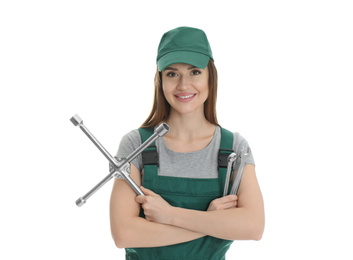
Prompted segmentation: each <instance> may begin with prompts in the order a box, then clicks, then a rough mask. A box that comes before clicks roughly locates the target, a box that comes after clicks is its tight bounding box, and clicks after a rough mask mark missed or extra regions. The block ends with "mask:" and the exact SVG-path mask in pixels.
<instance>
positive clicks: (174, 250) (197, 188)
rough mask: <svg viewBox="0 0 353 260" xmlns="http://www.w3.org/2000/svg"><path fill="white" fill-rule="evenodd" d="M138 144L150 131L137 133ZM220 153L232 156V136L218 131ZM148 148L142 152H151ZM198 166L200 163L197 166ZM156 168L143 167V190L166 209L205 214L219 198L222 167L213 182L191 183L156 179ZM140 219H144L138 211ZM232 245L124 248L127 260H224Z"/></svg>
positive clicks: (204, 241)
mask: <svg viewBox="0 0 353 260" xmlns="http://www.w3.org/2000/svg"><path fill="white" fill-rule="evenodd" d="M139 131H140V135H141V139H142V142H144V141H145V140H146V139H147V138H148V137H149V136H150V135H152V134H153V129H152V130H151V129H141V128H140V129H139ZM221 131H222V132H221V133H222V135H221V149H220V152H219V153H222V154H224V155H225V156H223V158H226V156H228V154H229V153H231V152H232V146H233V134H232V133H231V132H229V131H227V130H225V129H221ZM153 149H155V147H152V148H151V147H149V148H147V149H146V150H150V151H151V150H153ZM200 163H202V162H200ZM157 167H158V166H157V165H156V164H153V165H146V164H144V179H143V186H144V187H146V188H148V189H151V190H152V191H154V192H155V193H157V194H159V195H161V196H162V197H163V199H165V200H166V201H167V202H168V203H169V204H170V205H172V206H175V207H181V208H185V209H194V210H201V211H206V210H207V208H208V206H209V204H210V203H211V202H212V200H214V199H216V198H220V197H222V196H223V189H224V182H225V177H226V167H224V166H223V167H219V172H218V175H219V176H218V178H217V179H216V178H215V179H192V178H180V177H168V176H158V168H157ZM140 217H144V214H143V210H142V209H141V213H140ZM232 242H233V241H230V240H223V239H219V238H215V237H211V236H205V237H202V238H199V239H196V240H193V241H189V242H185V243H180V244H176V245H170V246H162V247H152V248H126V249H125V251H126V259H127V260H185V259H187V260H224V259H225V254H226V252H227V250H228V249H229V247H230V245H231V243H232Z"/></svg>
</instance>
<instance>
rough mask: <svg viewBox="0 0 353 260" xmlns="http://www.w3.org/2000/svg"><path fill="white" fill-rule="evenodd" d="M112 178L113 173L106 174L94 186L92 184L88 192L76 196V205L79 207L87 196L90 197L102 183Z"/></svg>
mask: <svg viewBox="0 0 353 260" xmlns="http://www.w3.org/2000/svg"><path fill="white" fill-rule="evenodd" d="M112 178H113V173H110V174H109V175H107V176H106V177H105V178H104V179H103V180H101V181H100V182H99V183H98V184H97V185H96V186H94V187H93V188H92V189H91V190H90V191H89V192H87V193H86V194H85V195H84V196H82V197H80V198H78V199H77V200H76V205H77V206H79V207H81V206H82V205H83V204H85V203H86V201H87V200H88V198H89V197H91V196H92V195H93V194H94V193H95V192H96V191H97V190H99V189H100V188H101V187H102V186H103V185H104V184H106V183H107V182H108V181H110V180H111V179H112Z"/></svg>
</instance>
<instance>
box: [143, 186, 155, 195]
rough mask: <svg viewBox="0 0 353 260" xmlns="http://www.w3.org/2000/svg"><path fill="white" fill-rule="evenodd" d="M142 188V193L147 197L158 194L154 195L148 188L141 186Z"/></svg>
mask: <svg viewBox="0 0 353 260" xmlns="http://www.w3.org/2000/svg"><path fill="white" fill-rule="evenodd" d="M140 188H141V190H142V192H143V193H145V194H146V195H150V196H153V195H156V193H154V192H153V191H151V190H150V189H147V188H145V187H143V186H140Z"/></svg>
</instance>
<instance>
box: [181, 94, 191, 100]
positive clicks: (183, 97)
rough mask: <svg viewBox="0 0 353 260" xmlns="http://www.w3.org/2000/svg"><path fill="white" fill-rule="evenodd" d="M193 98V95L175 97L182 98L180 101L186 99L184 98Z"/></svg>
mask: <svg viewBox="0 0 353 260" xmlns="http://www.w3.org/2000/svg"><path fill="white" fill-rule="evenodd" d="M193 96H195V94H192V95H188V96H177V97H178V98H182V99H186V98H191V97H193Z"/></svg>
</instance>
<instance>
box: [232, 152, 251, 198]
mask: <svg viewBox="0 0 353 260" xmlns="http://www.w3.org/2000/svg"><path fill="white" fill-rule="evenodd" d="M250 154H251V150H250V148H249V147H248V149H247V151H246V152H245V151H244V147H242V148H241V150H240V155H239V156H240V166H239V169H238V171H237V174H236V176H235V179H234V181H233V185H232V189H231V191H230V194H235V195H237V193H238V189H239V186H240V181H241V178H242V176H243V171H244V168H245V163H246V160H247V159H248V158H249V156H250Z"/></svg>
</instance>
